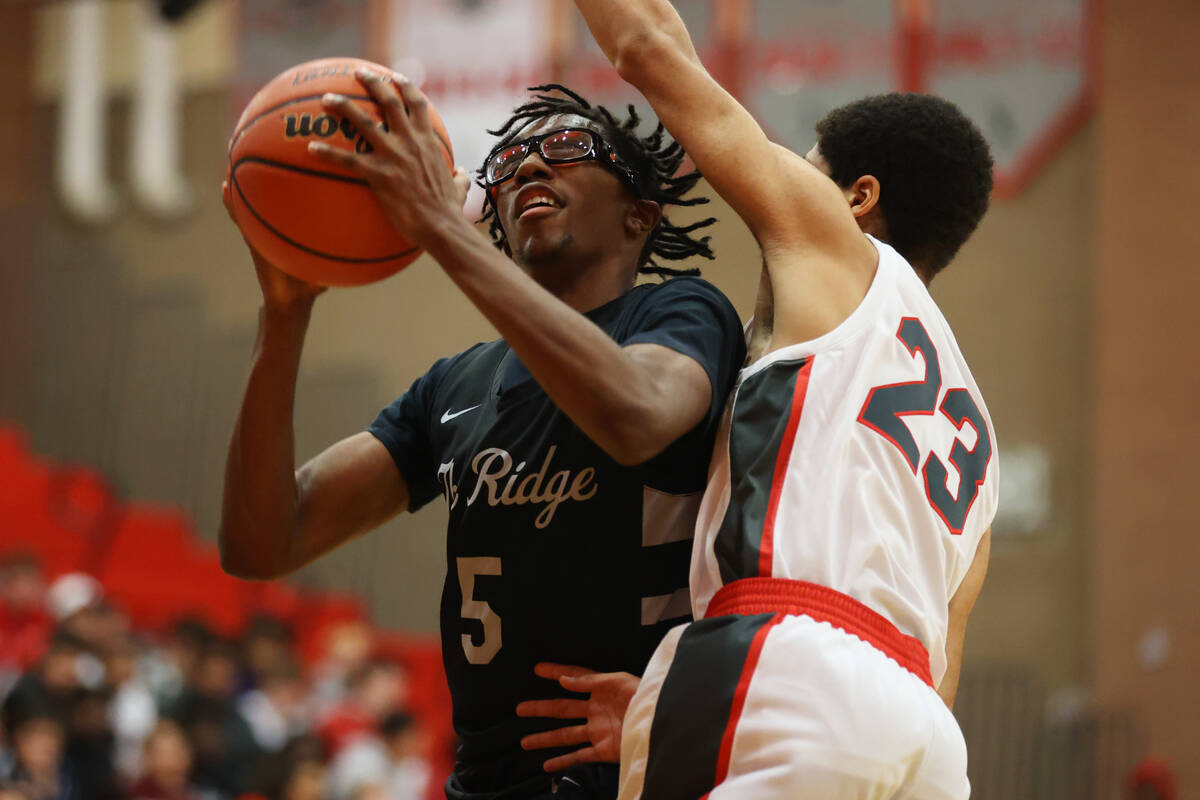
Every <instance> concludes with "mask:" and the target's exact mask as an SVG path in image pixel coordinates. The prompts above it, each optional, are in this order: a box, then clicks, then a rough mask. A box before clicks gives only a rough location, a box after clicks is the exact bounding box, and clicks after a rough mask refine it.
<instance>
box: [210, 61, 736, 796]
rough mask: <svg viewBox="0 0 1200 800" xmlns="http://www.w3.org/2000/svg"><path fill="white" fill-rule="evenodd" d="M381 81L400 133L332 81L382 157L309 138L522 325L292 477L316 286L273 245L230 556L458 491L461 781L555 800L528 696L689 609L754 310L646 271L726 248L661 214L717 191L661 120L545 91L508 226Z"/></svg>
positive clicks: (380, 94) (702, 285) (308, 550)
mask: <svg viewBox="0 0 1200 800" xmlns="http://www.w3.org/2000/svg"><path fill="white" fill-rule="evenodd" d="M361 79H362V80H363V83H364V84H365V85H366V87H367V89H368V90H369V91H370V92H371V93H372V94H373V95H374V96H375V97H376V98H377V100H378V101H379V102H380V104H381V106H383V108H384V109H385V112H386V116H387V122H388V128H389V131H386V132H385V131H383V130H380V129H377V128H376V127H375V126H373V125H371V124H370V123H369V121H368V120H366V119H365V118H364V117H363V115H362V114H361V112H359V111H357V109H356V107H354V106H352V105H349V104H347V103H345V102H344V101H342V100H341V99H340V98H336V97H331V98H327V103H326V105H327V108H328V109H329V110H330V111H331V112H333V113H337V114H341V115H344V116H346V117H348V118H350V120H351V121H352V122H354V123H355V124H357V125H358V127H359V129H360V130H363V131H367V132H369V133H367V138H368V139H369V140H370V141H371V144H372V145H373V146H374V152H373V153H370V154H350V153H338V152H334V151H331V150H329V149H328V148H321V147H313V150H314V151H316V152H319V153H321V154H323V155H325V156H326V157H327V158H328V159H329V160H330V161H332V162H334V163H338V164H341V165H343V166H346V167H349V168H351V169H353V170H355V171H357V172H358V174H360V175H361V176H362V177H363V178H365V179H366V180H367V181H368V182H369V184H370V185H371V186H372V188H373V189H374V190H375V192H376V194H377V195H378V197H379V199H380V201H381V202H382V203H383V205H384V207H385V209H387V211H388V213H389V215H390V217H391V219H392V220H393V222H394V223H395V225H396V227H397V228H398V229H399V230H400V231H401V232H402V233H403V234H404V235H405V236H406V237H407V238H409V239H410V240H411V241H413V242H414V243H416V244H418V245H420V246H421V247H423V248H424V249H425V250H427V251H428V252H429V253H430V254H432V255H433V257H434V258H435V259H436V260H437V261H438V263H439V264H440V265H441V267H442V268H443V269H445V270H446V272H447V274H448V275H449V276H450V277H451V278H452V279H453V280H454V281H455V283H456V284H457V285H458V286H459V287H460V288H461V289H462V291H463V292H464V293H465V294H466V295H467V296H468V297H469V298H470V299H471V300H472V301H473V302H474V303H475V304H476V306H478V308H479V309H480V310H481V311H482V312H483V313H484V314H485V315H486V316H487V318H488V319H489V320H490V321H491V322H492V323H493V324H494V325H495V327H496V328H497V329H498V330H499V331H500V333H501V335H502V336H503V337H504V338H503V339H501V340H497V341H494V342H488V343H483V344H479V345H476V346H474V347H472V348H470V349H468V350H467V351H465V352H463V353H459V354H458V355H455V356H452V357H450V358H445V359H442V360H440V361H438V362H437V363H435V364H434V365H433V366H432V368H431V369H430V370H429V371H428V372H427V373H426V374H425V375H423V376H421V377H420V378H418V379H417V380H416V381H415V382H414V383H413V385H412V387H411V388H410V389H409V390H408V391H407V392H406V393H405V394H404V395H403V396H402V397H400V398H399V399H398V400H396V401H395V402H394V403H392V404H391V405H390V406H388V407H387V408H386V409H384V410H383V411H382V412H381V413H380V415H379V416H378V418H377V419H376V420H375V421H374V422H373V423H371V425H370V427H369V428H368V430H367V431H365V432H363V433H359V434H357V435H354V436H351V437H349V438H347V439H345V440H343V441H341V442H338V443H336V444H334V445H333V446H332V447H330V448H329V449H327V450H325V451H324V452H323V453H321V454H320V455H318V456H316V457H315V458H313V459H312V460H310V461H309V462H308V463H306V464H304V465H303V466H302V467H301V468H300V469H299V470H295V471H294V462H293V438H292V421H291V418H290V413H280V409H290V408H291V404H292V397H293V394H294V388H295V381H296V372H297V369H298V364H299V358H300V352H301V348H302V345H303V341H304V335H305V330H306V327H307V323H308V318H309V314H310V311H311V308H312V305H313V301H314V299H315V297H316V296H317V294H318V293H319V291H320V289H319V288H317V287H313V286H308V285H305V284H303V283H300V282H298V281H296V280H294V279H292V278H290V277H288V276H286V275H284V274H283V273H282V272H280V271H278V270H276V269H275V268H274V267H272V266H271V265H270V264H267V263H265V262H264V261H263V260H262V259H261V257H259V256H257V254H256V255H255V265H256V268H257V270H258V274H259V280H260V284H261V286H262V290H263V295H264V305H263V310H262V312H261V316H260V331H259V339H258V343H257V346H256V349H255V357H254V365H253V369H252V372H251V375H250V378H249V385H248V387H247V390H246V396H245V400H244V402H243V406H242V410H241V415H240V418H239V420H238V423H237V427H236V429H235V431H234V436H233V441H232V443H231V445H230V453H229V460H228V466H227V471H226V483H225V498H224V513H223V519H222V527H221V536H220V543H221V552H222V561H223V564H224V565H225V568H226V569H227V570H228V571H230V572H231V573H233V574H235V575H240V576H243V577H248V578H260V579H262V578H274V577H277V576H280V575H284V574H287V573H289V572H291V571H293V570H295V569H297V568H298V567H300V566H302V565H303V564H306V563H308V562H310V561H312V560H313V559H315V558H317V557H318V556H320V555H321V554H322V553H325V552H327V551H329V550H330V549H332V548H334V547H336V546H338V545H339V544H341V543H342V542H344V541H346V540H348V539H350V538H353V537H355V536H358V535H361V534H363V533H365V532H367V531H369V530H371V529H372V528H374V527H377V526H378V525H380V524H381V523H383V522H385V521H386V520H388V519H390V518H391V517H393V516H395V515H397V514H399V513H401V512H403V511H411V510H415V509H417V508H419V507H421V506H423V505H425V504H426V503H428V502H429V501H430V500H432V499H433V498H434V497H435V496H437V495H438V494H441V495H442V496H443V497H444V499H445V502H446V504H447V507H448V509H449V527H448V534H447V542H446V557H447V564H448V572H447V575H446V580H445V584H444V590H443V593H442V603H441V630H442V649H443V657H444V663H445V667H446V672H447V676H448V679H449V684H450V689H451V694H452V697H453V704H454V723H455V728H456V731H457V732H458V735H459V737H460V740H461V746H460V749H459V754H458V763H457V765H456V768H455V771H454V774H453V775H452V776H451V778H450V779H449V781H448V782H447V786H446V792H447V796H448V797H451V798H472V799H474V798H488V799H489V800H491V799H492V798H495V799H497V800H498V799H499V798H541V797H548V796H549V795H550V794H551V792H552V791H553V789H554V780H553V779H552V776H550V775H547V774H546V773H545V772H544V771H543V769H542V762H543V761H544V760H545V758H546V755H545V754H544V753H541V752H526V751H525V750H523V749H522V748H521V746H520V742H521V739H522V738H523V737H525V736H528V735H530V734H534V733H537V732H539V731H544V730H546V729H547V728H548V727H549V726H552V725H554V724H559V723H553V722H547V721H545V720H534V719H527V718H521V717H518V716H517V714H516V712H515V709H516V706H517V704H518V702H519V701H522V700H526V699H529V698H539V697H547V696H554V695H558V696H563V694H564V693H563V692H562V690H561V689H559V687H558V686H557V685H556V684H554V683H552V682H550V681H546V680H544V679H542V678H539V677H537V676H536V675H535V674H534V664H535V663H537V662H542V661H557V662H565V663H575V664H586V665H588V666H590V667H593V668H596V669H599V670H601V671H604V672H629V673H634V674H640V673H641V671H642V669H643V668H644V667H645V664H646V662H647V660H648V658H649V656H650V654H651V653H652V652H653V650H654V648H655V646H656V644H657V643H658V641H659V640H660V639H661V638H662V636H663V634H664V633H665V632H666V630H667V629H668V628H669V627H671V626H672V625H673V624H675V623H677V622H680V621H683V620H686V619H688V616H689V613H690V612H689V598H688V594H687V588H686V587H687V569H688V561H689V554H690V548H691V537H692V532H693V527H694V523H695V516H696V509H697V507H698V503H699V500H700V496H701V495H700V493H701V492H702V490H703V488H704V483H705V476H706V475H705V474H706V466H707V463H708V459H709V454H710V452H711V449H712V446H713V441H714V436H715V431H716V428H717V424H718V420H719V417H720V414H721V411H722V407H723V404H724V401H725V397H726V395H727V393H728V390H729V388H730V386H731V385H732V381H733V378H734V376H735V374H736V372H737V370H738V368H739V367H740V366H741V363H742V361H743V359H744V356H745V347H744V343H743V337H742V331H741V326H740V323H739V320H738V318H737V315H736V312H735V311H734V309H733V308H732V306H731V305H730V304H729V302H728V300H727V299H726V298H725V297H724V296H723V295H722V294H721V293H720V292H719V291H717V290H716V289H715V288H714V287H713V286H711V285H710V284H708V283H706V282H704V281H702V280H700V279H699V278H696V277H687V276H684V277H674V278H672V279H671V280H668V281H666V282H663V283H655V284H648V285H646V284H643V285H640V286H636V287H635V286H634V281H635V278H636V276H637V273H638V272H639V270H642V271H646V270H647V269H657V270H658V271H660V272H674V271H673V270H665V269H663V268H661V267H658V268H656V267H654V266H653V264H652V262H651V258H652V257H659V258H665V259H677V258H682V257H686V256H689V255H706V256H708V257H711V254H710V253H709V251H708V247H707V245H706V240H705V239H697V238H694V237H693V236H692V235H691V234H692V232H693V230H694V229H695V228H696V227H699V225H697V226H688V227H677V226H675V225H672V224H671V223H670V222H669V221H668V220H667V219H666V218H665V217H664V216H663V214H662V209H663V207H664V206H666V205H670V204H675V205H688V204H693V203H695V202H698V201H697V200H695V199H692V200H685V199H684V198H683V196H684V194H685V193H686V192H687V191H688V190H690V189H691V188H692V187H693V186H694V184H695V182H696V181H697V179H698V176H697V175H695V174H692V175H687V176H682V177H681V176H677V175H676V171H677V168H678V166H679V164H680V161H681V159H682V157H683V153H682V151H681V150H680V149H679V147H678V146H677V145H675V144H674V143H671V142H670V141H669V140H666V139H664V137H663V135H662V130H661V127H660V128H659V129H658V130H657V131H655V132H654V133H652V134H651V135H650V136H648V137H640V136H639V135H638V134H637V133H636V126H637V120H636V118H635V117H631V119H629V120H624V121H621V120H617V119H616V118H614V117H613V115H612V114H610V113H609V112H608V111H607V110H605V109H603V108H602V107H593V106H590V105H589V104H588V103H587V102H586V101H584V100H583V98H581V97H579V96H578V95H575V94H573V93H571V92H569V91H566V90H563V89H562V88H561V87H538V90H539V91H540V92H541V93H540V94H538V95H536V96H535V97H534V99H533V100H531V102H529V103H528V104H526V105H524V106H522V107H521V108H519V109H517V112H516V114H515V115H514V117H513V118H512V119H510V120H509V121H508V123H507V124H506V125H505V126H504V127H503V128H501V130H500V131H499V132H498V135H499V136H500V137H501V140H500V143H499V144H498V145H497V147H496V149H495V150H494V151H493V153H492V154H491V155H490V156H489V158H488V159H487V162H486V163H485V165H484V167H483V169H482V170H481V171H480V175H479V179H480V182H481V183H482V184H483V185H484V187H485V188H486V189H487V201H486V214H485V218H487V219H489V220H490V222H491V233H492V238H493V240H494V241H493V242H489V241H488V240H487V238H486V237H484V236H481V235H480V233H479V231H478V230H476V229H475V228H474V226H473V225H472V224H471V223H470V222H469V221H467V220H465V219H464V218H463V215H462V211H461V209H462V204H463V199H464V196H465V190H466V180H465V174H464V173H462V171H461V170H460V171H459V172H458V174H457V175H456V176H455V177H454V179H453V180H452V179H451V177H450V176H449V175H448V174H447V172H446V170H445V166H444V162H441V161H440V159H441V158H442V156H441V154H440V150H439V148H438V146H437V143H436V139H435V137H434V134H433V132H432V129H431V127H430V125H429V122H428V117H427V115H426V113H425V108H426V106H425V101H424V98H423V96H422V95H421V94H420V92H419V91H418V90H416V89H415V88H414V87H412V86H411V85H409V84H407V83H401V84H400V85H399V87H398V89H399V91H397V87H395V86H393V85H392V84H390V83H385V82H384V81H381V80H378V79H376V78H374V76H369V75H364V76H361ZM401 95H403V102H404V104H405V105H406V106H407V107H408V109H409V111H410V114H406V113H405V111H404V106H402V105H401ZM630 113H631V115H632V109H631V112H630ZM702 224H704V223H701V224H700V225H702ZM498 248H499V249H498ZM502 251H503V252H502ZM506 254H510V255H511V258H509V257H507V256H506ZM560 752H566V751H560ZM553 754H554V753H553V752H551V755H553ZM615 793H616V772H615V767H614V766H600V765H584V766H578V767H574V768H573V769H572V771H570V772H568V773H566V774H563V775H559V776H558V779H557V796H559V797H571V796H575V797H614V796H615Z"/></svg>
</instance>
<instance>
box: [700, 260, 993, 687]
mask: <svg viewBox="0 0 1200 800" xmlns="http://www.w3.org/2000/svg"><path fill="white" fill-rule="evenodd" d="M872 242H873V243H874V244H875V246H876V248H877V249H878V250H879V267H878V269H877V270H876V273H875V278H874V280H873V281H872V283H871V287H870V289H868V291H867V294H866V296H865V297H864V298H863V301H862V303H860V304H859V306H858V308H857V309H855V311H854V312H853V313H852V314H851V315H850V316H849V317H848V318H847V319H846V320H845V321H843V322H842V324H841V325H839V326H838V327H837V328H835V329H834V330H832V331H830V332H829V333H827V334H825V335H824V336H821V337H820V338H818V339H815V340H813V341H810V342H803V343H800V344H794V345H789V346H787V347H783V348H781V349H779V350H775V351H774V352H771V353H768V354H767V355H766V356H764V357H762V358H761V359H759V360H758V361H756V362H754V363H753V364H751V365H750V366H748V367H746V368H745V369H743V370H742V372H741V375H740V376H739V379H738V384H737V387H736V388H735V390H734V394H733V396H732V399H731V400H730V402H729V406H728V408H727V409H726V412H725V421H724V424H723V427H722V429H721V432H720V433H719V434H718V440H717V446H716V450H715V452H714V455H713V463H712V466H711V468H710V473H711V474H710V477H709V482H708V488H707V490H706V492H705V495H704V500H703V503H702V505H701V508H700V516H699V519H698V521H697V528H696V543H695V549H694V551H693V554H692V572H691V587H692V604H693V609H694V612H695V615H696V617H697V619H699V618H701V617H702V616H703V615H704V612H705V611H706V609H707V608H708V603H709V601H710V600H711V599H712V597H713V595H714V594H715V593H716V592H717V590H718V589H720V588H721V586H723V585H725V584H727V583H731V582H733V581H734V580H737V579H739V578H748V577H774V578H787V579H791V580H803V581H809V582H811V583H817V584H821V585H823V586H827V587H829V588H832V589H836V590H837V591H839V592H842V593H843V594H847V595H849V596H851V597H853V598H854V599H856V600H858V601H859V602H861V603H863V604H865V605H867V606H869V607H870V608H872V609H874V610H875V611H877V612H878V613H880V614H882V615H883V616H885V617H887V618H888V619H889V620H890V621H891V622H892V623H893V624H895V625H896V627H897V628H899V629H900V630H901V631H902V632H904V633H907V634H909V635H911V636H915V637H917V638H918V639H920V640H921V641H922V643H924V645H925V647H926V649H928V651H929V655H930V671H931V673H932V676H933V680H934V683H935V685H936V684H937V683H940V681H941V679H942V675H943V674H944V673H945V670H946V653H945V651H946V628H947V616H948V612H949V609H948V606H949V602H950V598H951V597H952V596H953V595H954V592H955V591H956V590H957V589H958V586H959V583H960V582H961V581H962V579H963V576H964V575H965V574H966V572H967V569H968V568H969V567H970V565H971V561H972V559H973V558H974V557H975V550H976V547H977V546H978V544H979V540H980V538H981V537H982V536H983V534H984V532H985V531H986V530H987V529H988V527H989V526H990V525H991V522H992V517H993V516H994V514H995V512H996V501H997V493H998V487H999V475H998V465H997V457H996V438H995V432H994V430H993V428H992V422H991V418H990V417H989V416H988V412H987V407H986V406H985V405H984V402H983V396H982V395H981V394H980V392H979V388H978V387H977V386H976V385H975V380H974V379H973V378H972V377H971V372H970V370H969V369H968V368H967V364H966V361H965V360H964V359H963V356H962V353H961V352H959V349H958V344H957V342H956V341H955V339H954V334H953V333H952V332H951V330H950V326H949V325H948V324H947V323H946V320H945V318H944V317H943V316H942V313H941V311H939V310H938V307H937V305H936V304H935V303H934V301H933V298H932V297H930V296H929V292H928V290H927V289H926V288H925V285H924V284H923V283H922V282H921V280H920V278H918V277H917V274H916V273H915V272H914V271H913V269H912V267H911V266H910V265H909V264H908V262H907V261H905V259H904V258H903V257H902V256H901V255H900V254H899V253H897V252H896V251H895V250H893V249H892V248H891V247H890V246H888V245H886V244H884V243H882V242H879V241H877V240H875V239H872Z"/></svg>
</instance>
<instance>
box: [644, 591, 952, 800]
mask: <svg viewBox="0 0 1200 800" xmlns="http://www.w3.org/2000/svg"><path fill="white" fill-rule="evenodd" d="M739 583H740V582H739ZM826 591H829V590H826ZM840 597H844V596H840ZM846 599H847V600H849V598H846ZM850 602H852V603H853V602H854V601H852V600H851V601H850ZM863 608H865V607H863ZM869 613H872V614H873V612H869ZM818 616H819V615H818ZM879 619H881V620H882V617H880V618H879ZM887 624H888V625H890V623H887ZM842 627H843V628H848V629H853V628H854V626H853V625H843V626H842ZM892 630H893V631H895V629H894V628H892ZM859 633H863V632H862V631H859ZM895 633H896V634H897V635H898V636H902V634H900V633H899V631H895ZM864 635H865V636H866V638H869V639H871V638H875V637H873V636H870V635H866V634H864ZM904 638H905V639H907V638H908V637H904ZM885 649H886V648H885ZM921 652H924V651H923V650H922V651H921ZM925 658H926V668H925V677H926V679H927V671H928V667H927V664H928V656H927V655H926V656H925ZM901 661H904V658H903V657H901ZM919 673H920V670H919V669H918V670H917V671H916V672H914V671H911V670H910V669H907V668H905V667H902V666H900V664H899V663H897V661H896V660H893V659H892V658H890V657H889V656H888V655H885V654H884V652H883V651H882V650H881V649H879V648H877V647H876V646H874V645H872V644H868V643H867V642H866V641H864V640H863V639H862V638H859V636H858V635H852V634H850V633H847V632H846V630H844V629H842V628H839V627H835V626H834V625H832V624H830V622H825V621H821V622H818V621H816V620H814V619H813V617H812V616H808V615H795V614H785V613H781V612H775V613H761V614H738V613H734V614H727V615H725V616H716V617H710V618H708V619H704V620H699V621H697V622H694V623H691V624H689V625H682V626H680V627H678V628H675V629H673V630H672V631H671V632H670V633H669V634H667V636H666V638H664V639H663V641H662V643H661V644H660V645H659V647H658V649H657V650H656V651H655V653H654V657H653V658H652V659H651V661H650V664H649V666H647V668H646V673H645V675H644V677H643V678H642V682H641V686H640V687H639V689H638V691H637V694H636V695H635V696H634V698H633V702H632V703H631V704H630V706H629V710H628V712H627V713H626V716H625V723H624V730H623V736H622V742H621V789H620V800H634V799H635V798H642V797H644V798H645V800H697V798H701V797H709V798H711V800H735V799H736V800H768V799H769V798H789V799H795V800H800V799H802V798H813V799H814V800H816V799H817V798H820V800H874V798H880V799H881V800H882V799H883V798H888V800H892V799H893V798H896V799H897V800H899V799H903V798H912V799H913V800H918V799H919V800H965V798H967V797H969V795H970V784H969V783H968V781H967V774H966V772H967V752H966V745H965V743H964V742H963V737H962V732H961V731H960V729H959V727H958V723H957V722H956V721H955V719H954V716H953V714H951V713H950V710H949V709H947V708H946V705H945V703H943V702H942V699H941V698H940V697H939V696H938V694H937V693H936V692H935V691H934V690H933V688H932V687H931V686H930V685H929V684H927V683H926V682H925V680H922V678H921V677H918V674H919Z"/></svg>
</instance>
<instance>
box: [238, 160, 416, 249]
mask: <svg viewBox="0 0 1200 800" xmlns="http://www.w3.org/2000/svg"><path fill="white" fill-rule="evenodd" d="M246 160H249V159H246ZM277 166H285V167H286V166H287V165H277ZM229 177H230V179H231V180H232V181H233V188H235V189H237V193H238V197H240V198H242V205H244V206H245V207H246V210H247V211H249V212H250V213H251V214H253V215H254V218H255V219H257V220H258V221H259V222H260V223H261V224H262V226H263V227H264V228H266V229H267V230H269V231H270V232H271V233H273V234H275V235H276V236H278V237H279V238H280V239H282V240H283V241H285V242H287V243H288V244H290V245H291V246H292V247H294V248H296V249H297V250H300V251H302V252H305V253H308V254H309V255H312V256H317V257H318V258H325V259H329V260H330V261H341V262H343V263H346V264H378V263H382V262H384V261H392V260H395V259H398V258H404V257H405V256H408V255H411V254H412V253H415V252H417V251H418V250H420V249H421V248H419V247H416V246H414V247H410V248H408V249H407V250H402V251H400V252H399V253H393V254H391V255H386V256H376V257H374V258H354V257H351V256H338V255H334V254H332V253H324V252H321V251H320V250H317V249H316V248H313V247H309V246H308V245H305V244H301V243H300V242H297V241H296V240H295V239H293V238H291V237H290V236H288V235H287V234H285V233H283V232H281V231H280V230H278V229H277V228H276V227H275V226H274V225H272V224H271V223H269V222H267V221H266V220H265V219H263V217H262V215H261V214H259V213H258V211H256V210H255V208H254V206H253V205H251V203H250V201H249V200H248V199H247V198H246V193H245V192H243V191H242V187H241V184H239V183H238V180H237V175H235V174H233V173H230V176H229ZM331 177H333V176H331ZM342 179H343V180H346V179H345V178H342ZM354 182H355V183H357V181H354Z"/></svg>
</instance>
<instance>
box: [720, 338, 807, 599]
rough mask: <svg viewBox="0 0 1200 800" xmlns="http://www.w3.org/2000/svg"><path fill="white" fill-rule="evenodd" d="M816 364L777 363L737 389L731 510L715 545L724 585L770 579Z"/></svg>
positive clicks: (731, 445)
mask: <svg viewBox="0 0 1200 800" xmlns="http://www.w3.org/2000/svg"><path fill="white" fill-rule="evenodd" d="M812 365H813V359H812V358H805V359H800V360H792V361H777V362H775V363H774V364H771V365H769V366H767V367H765V368H764V369H762V370H761V371H760V372H758V373H756V374H755V375H752V376H751V377H750V378H748V379H746V380H745V381H743V383H742V385H741V386H740V387H738V391H737V394H736V396H735V397H734V401H733V411H732V418H731V420H730V426H729V492H730V496H729V507H728V508H727V509H726V511H725V517H724V519H722V520H721V527H720V529H719V530H718V531H717V536H716V540H715V541H714V543H713V552H714V555H715V556H716V559H717V565H718V567H719V568H720V570H721V579H722V581H723V582H724V583H732V582H733V581H735V580H738V579H740V578H752V577H759V576H763V577H766V576H770V575H771V564H772V559H773V557H774V551H775V520H776V515H777V513H778V511H779V506H780V502H781V499H782V492H783V485H784V480H785V478H786V476H787V471H788V463H789V461H790V459H791V455H792V450H793V447H794V445H795V439H796V431H797V429H798V428H799V426H800V417H801V414H802V413H803V410H804V399H805V397H806V396H807V393H808V383H809V378H810V376H811V374H812Z"/></svg>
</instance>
